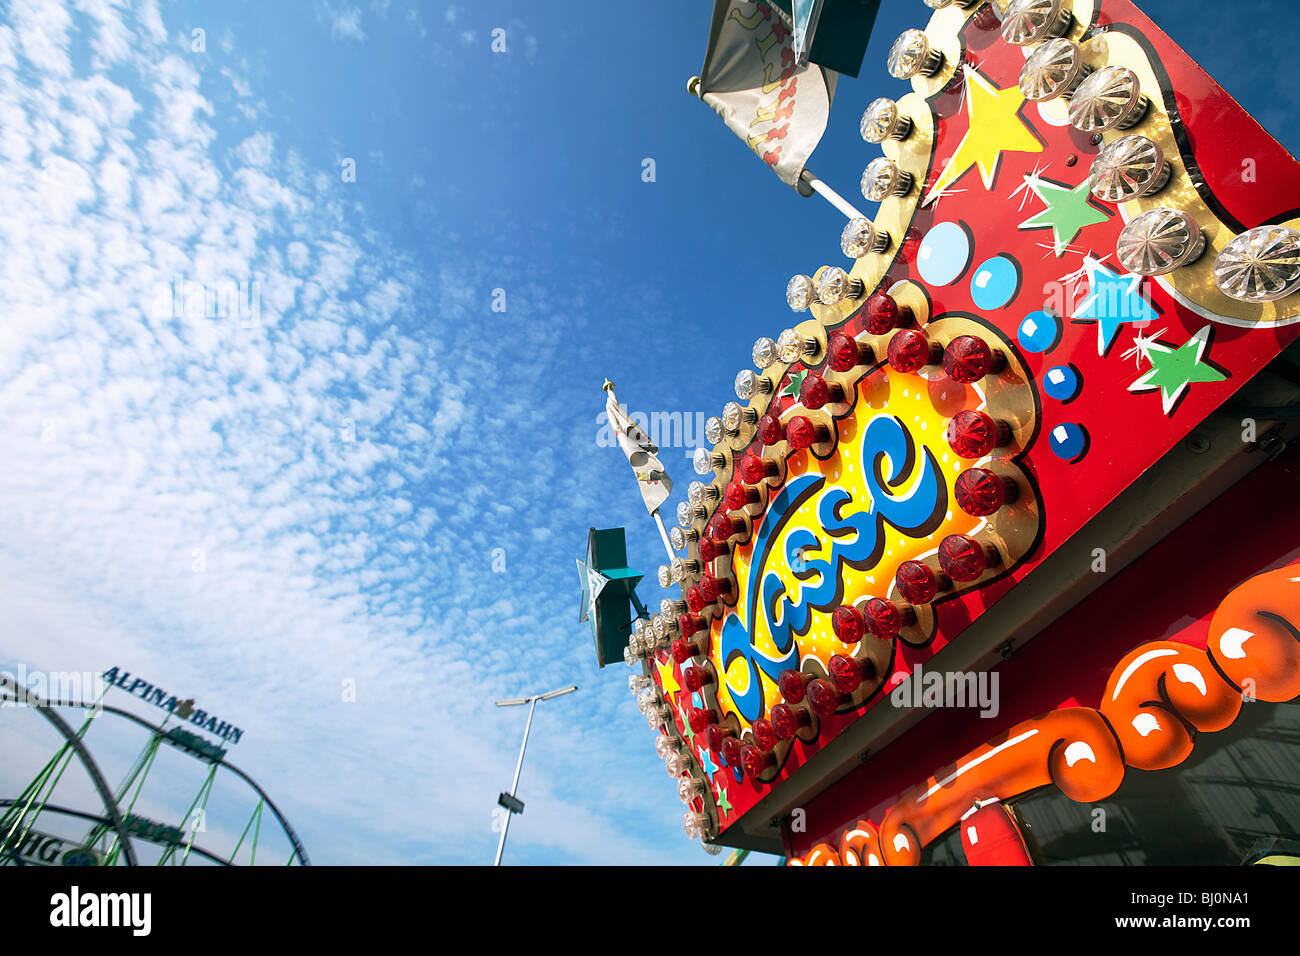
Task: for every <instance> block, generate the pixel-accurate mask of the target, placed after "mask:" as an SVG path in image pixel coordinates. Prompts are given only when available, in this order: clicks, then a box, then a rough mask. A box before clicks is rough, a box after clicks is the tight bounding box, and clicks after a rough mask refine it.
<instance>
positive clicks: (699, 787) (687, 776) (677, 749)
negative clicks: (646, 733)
mask: <svg viewBox="0 0 1300 956" xmlns="http://www.w3.org/2000/svg"><path fill="white" fill-rule="evenodd" d="M632 642H634V643H635V644H636V645H637V648H638V652H637V654H633V655H632V658H631V659H628V655H624V656H625V659H627V660H628V663H630V664H634V663H636V662H637V657H638V654H639V657H641V658H644V657H645V656H647V654H649V653H653V648H654V647H655V644H656V637H655V635H654V632H653V629H652V625H651V623H650V622H648V621H646V619H645V618H637V620H636V623H635V624H634V626H633V635H632ZM627 686H628V690H630V691H631V692H632V693H633V694H634V695H635V696H636V699H637V709H638V710H640V711H641V713H642V714H643V715H644V716H645V718H646V723H647V724H649V726H650V728H651V729H652V730H654V731H655V733H656V736H655V753H656V754H658V756H659V758H660V759H661V760H663V761H664V767H665V769H666V770H667V771H668V775H669V776H670V777H673V778H675V779H676V780H677V796H678V798H679V799H681V801H682V803H684V804H686V812H685V814H684V815H683V817H682V824H683V828H684V829H685V831H686V835H687V837H689V838H690V839H692V840H699V841H700V846H701V848H702V849H703V850H704V851H705V852H706V853H708V854H710V855H717V854H718V853H721V852H722V848H721V847H719V846H716V845H714V844H712V843H709V842H707V839H706V838H707V836H708V831H709V818H708V816H707V815H706V814H704V813H701V812H700V811H698V810H696V809H695V808H694V806H693V805H694V803H695V801H696V800H698V799H700V798H701V797H703V796H704V794H705V791H706V788H707V787H708V783H707V782H706V781H705V780H704V779H703V778H702V777H700V776H698V775H696V774H694V773H692V761H691V756H690V754H689V752H688V751H687V748H686V744H685V742H684V741H682V740H681V739H680V738H679V737H677V735H676V734H674V733H673V732H672V727H671V721H672V708H671V707H670V706H669V705H668V703H667V702H666V701H665V700H664V699H663V698H662V697H660V696H659V692H658V690H657V688H656V687H655V684H654V681H653V680H651V679H650V678H649V677H647V676H645V675H644V674H629V675H628V678H627Z"/></svg>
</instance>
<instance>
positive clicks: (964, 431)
mask: <svg viewBox="0 0 1300 956" xmlns="http://www.w3.org/2000/svg"><path fill="white" fill-rule="evenodd" d="M947 437H948V444H949V445H951V446H952V450H953V451H955V452H956V453H957V455H958V456H959V457H961V458H970V459H975V458H983V457H984V456H985V455H988V454H991V453H992V451H993V449H994V448H998V447H1000V446H1002V445H1006V444H1008V443H1009V442H1010V441H1011V426H1010V425H1008V424H1007V423H1006V422H998V421H994V420H993V418H992V417H991V416H989V415H985V414H984V413H983V412H977V411H974V410H973V409H965V410H964V411H960V412H958V413H957V414H956V415H954V416H953V417H952V421H950V422H948V434H947Z"/></svg>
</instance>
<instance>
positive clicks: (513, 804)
mask: <svg viewBox="0 0 1300 956" xmlns="http://www.w3.org/2000/svg"><path fill="white" fill-rule="evenodd" d="M577 689H578V685H577V684H573V685H571V686H569V687H561V688H560V689H559V690H552V691H547V692H546V693H545V694H534V695H533V696H532V697H516V698H514V699H512V700H499V701H497V706H498V707H518V706H519V705H520V704H527V705H528V723H526V724H524V742H523V743H522V744H521V745H520V747H519V762H518V763H517V764H515V782H514V783H512V784H511V785H510V793H509V794H505V793H503V794H501V798H500V800H499V801H498V802H499V803H500V804H501V806H503V807H505V808H506V819H505V823H504V824H503V825H502V827H501V842H500V843H499V844H497V858H496V860H495V861H494V862H493V864H492V865H493V866H500V865H501V854H502V853H504V852H505V849H506V833H507V832H509V830H510V817H511V815H512V814H515V813H522V812H523V810H524V805H523V803H521V802H520V801H519V800H516V799H515V791H516V790H518V789H519V773H520V771H522V770H523V769H524V750H525V749H527V747H528V731H529V730H530V729H531V728H532V726H533V711H534V710H536V709H537V702H538V701H539V700H551V699H553V698H555V697H563V696H564V695H565V694H572V693H573V692H574V691H575V690H577Z"/></svg>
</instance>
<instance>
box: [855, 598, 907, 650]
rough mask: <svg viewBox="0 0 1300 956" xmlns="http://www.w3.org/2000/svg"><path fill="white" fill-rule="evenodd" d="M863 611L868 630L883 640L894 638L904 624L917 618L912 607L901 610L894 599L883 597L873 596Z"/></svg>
mask: <svg viewBox="0 0 1300 956" xmlns="http://www.w3.org/2000/svg"><path fill="white" fill-rule="evenodd" d="M863 611H864V613H865V616H866V619H867V630H869V631H870V632H871V633H872V634H874V635H876V637H878V638H880V639H881V640H882V641H889V640H893V639H894V638H895V637H897V636H898V633H899V631H901V630H902V629H903V625H904V624H911V623H912V622H913V621H915V620H916V612H915V611H913V610H912V609H911V608H910V607H908V608H906V609H904V610H900V609H899V607H898V605H897V604H895V603H894V602H893V601H886V600H884V599H882V598H872V599H871V600H870V601H868V602H867V606H866V607H865V608H864V609H863Z"/></svg>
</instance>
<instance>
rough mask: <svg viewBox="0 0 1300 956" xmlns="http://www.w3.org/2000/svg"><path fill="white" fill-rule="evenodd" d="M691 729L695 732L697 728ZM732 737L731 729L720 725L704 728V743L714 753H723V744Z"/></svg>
mask: <svg viewBox="0 0 1300 956" xmlns="http://www.w3.org/2000/svg"><path fill="white" fill-rule="evenodd" d="M691 729H692V730H694V729H695V728H694V727H692V728H691ZM730 736H731V728H730V727H724V726H723V725H722V724H719V723H712V724H709V725H708V726H706V727H705V728H704V742H705V744H707V745H708V748H709V749H710V750H712V751H713V752H714V753H719V752H721V750H722V744H723V742H724V741H725V740H726V739H727V738H728V737H730Z"/></svg>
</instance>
